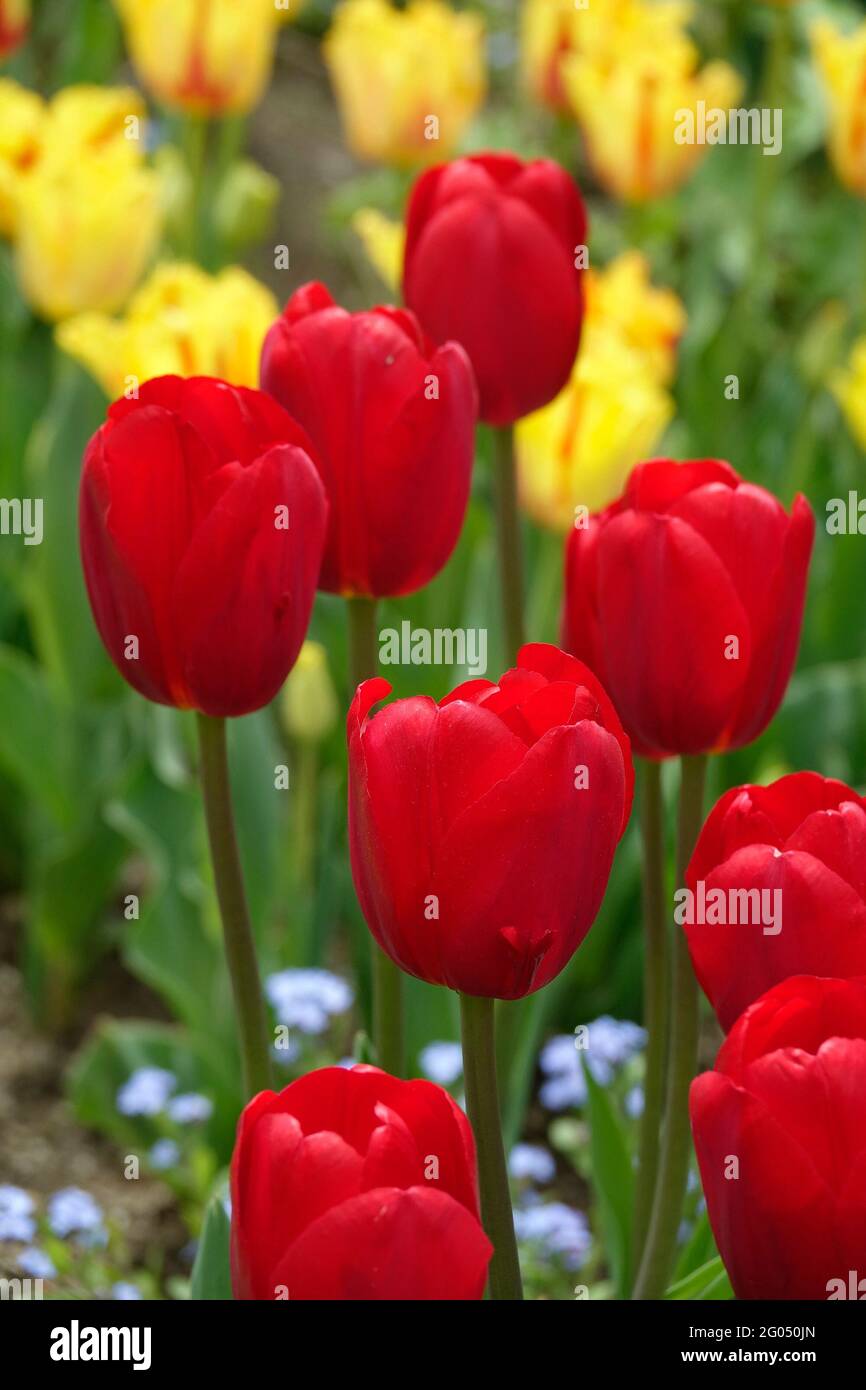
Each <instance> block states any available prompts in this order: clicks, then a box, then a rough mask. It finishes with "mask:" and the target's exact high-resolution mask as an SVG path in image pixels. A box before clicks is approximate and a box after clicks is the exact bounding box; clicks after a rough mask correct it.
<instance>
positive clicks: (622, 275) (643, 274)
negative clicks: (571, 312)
mask: <svg viewBox="0 0 866 1390" xmlns="http://www.w3.org/2000/svg"><path fill="white" fill-rule="evenodd" d="M649 274H650V272H649V265H648V264H647V261H646V259H645V257H644V256H642V255H641V254H640V252H639V251H625V252H624V253H623V254H622V255H621V256H618V257H617V258H616V260H615V261H612V262H611V263H610V265H609V266H607V267H606V269H605V270H602V271H596V270H590V271H588V272H587V276H586V306H587V307H586V314H587V319H588V320H589V322H590V323H591V322H594V321H598V322H601V323H604V324H607V325H608V326H609V327H612V328H615V329H616V330H617V331H618V332H619V333H620V334H621V336H622V337H623V339H624V340H625V342H626V343H628V344H629V345H630V346H631V347H633V348H636V349H637V351H638V352H640V353H642V354H643V356H644V357H645V358H646V361H647V366H648V368H649V369H650V371H651V372H652V375H653V376H654V377H655V378H656V380H657V381H658V382H660V383H662V384H667V383H668V382H670V381H671V380H672V379H673V375H674V371H675V368H676V351H677V344H678V342H679V340H680V338H681V337H682V335H683V333H684V332H685V327H686V311H685V306H684V305H683V302H682V300H681V299H680V297H679V295H677V294H675V293H674V291H673V290H668V289H659V288H657V287H656V286H655V285H653V284H651V282H650V278H649Z"/></svg>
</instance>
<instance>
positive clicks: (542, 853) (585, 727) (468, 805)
mask: <svg viewBox="0 0 866 1390" xmlns="http://www.w3.org/2000/svg"><path fill="white" fill-rule="evenodd" d="M389 691H390V686H389V685H388V683H387V681H384V680H381V679H377V680H372V681H366V682H365V683H364V684H363V685H361V686H360V687H359V690H358V693H357V695H356V696H355V700H354V703H353V704H352V708H351V710H350V711H349V721H348V739H349V839H350V847H351V857H352V870H353V874H354V879H355V887H356V890H357V893H358V897H359V899H360V902H361V906H362V908H363V911H364V916H365V917H366V919H367V924H368V926H369V927H370V930H371V931H372V933H373V935H374V936H375V938H376V940H377V941H378V942H379V945H380V946H381V947H382V948H383V950H385V951H386V952H387V953H388V954H389V955H390V956H391V957H392V959H393V960H395V961H396V963H397V964H398V965H399V966H401V967H402V968H403V969H404V970H406V971H408V972H409V973H410V974H412V975H417V976H419V977H420V978H421V979H423V980H427V981H429V982H430V983H432V984H442V985H448V986H449V987H450V988H451V989H456V990H460V991H462V992H463V993H464V994H468V995H482V996H486V997H488V998H499V999H517V998H520V997H522V996H523V995H525V994H530V993H532V992H533V991H534V990H537V989H541V988H542V986H543V985H546V984H547V983H548V982H549V981H550V980H552V979H553V978H554V976H556V975H558V974H559V972H560V970H562V969H563V967H564V966H565V965H567V964H568V962H569V960H570V959H571V957H572V956H573V954H574V952H575V951H576V950H577V948H578V946H579V945H580V943H581V941H582V940H583V938H584V936H585V935H586V933H587V932H588V930H589V928H590V926H591V924H592V922H593V919H594V918H595V915H596V913H597V912H598V909H599V906H600V904H601V900H602V896H603V894H604V890H605V887H606V886H607V880H608V875H609V873H610V867H611V863H612V860H613V854H614V850H615V849H616V845H617V841H618V840H619V838H620V836H621V835H622V833H623V830H624V829H625V825H626V822H627V820H628V816H629V811H630V807H631V793H632V782H633V773H632V765H631V757H630V753H629V747H628V740H627V739H626V737H625V735H624V734H623V731H622V728H621V726H620V723H619V720H618V719H617V716H616V714H615V712H614V710H613V707H612V705H611V703H610V701H609V700H608V698H607V696H606V694H605V692H604V690H603V689H602V688H601V686H600V685H599V683H598V681H597V680H596V678H595V676H594V675H593V674H592V672H591V671H589V670H587V668H586V667H585V666H583V665H582V664H581V663H580V662H578V661H575V660H574V659H573V658H572V657H569V656H566V655H565V653H563V652H561V651H559V650H558V649H557V648H556V647H549V646H543V645H529V646H525V647H524V648H523V649H522V651H521V653H520V656H519V658H518V665H517V668H516V669H515V670H512V671H507V672H506V673H505V675H504V676H502V678H501V679H500V681H499V683H498V684H493V683H492V682H490V681H487V680H473V681H469V682H468V683H466V684H465V685H461V686H458V688H457V689H456V690H454V691H452V692H451V694H450V695H447V696H446V697H445V699H444V700H443V701H442V702H441V703H440V704H438V705H437V704H436V703H435V702H434V701H433V700H431V699H428V698H427V697H417V698H414V699H408V700H398V701H396V702H395V703H394V704H391V705H386V706H385V708H384V709H382V710H380V711H379V713H377V714H376V715H375V716H374V717H372V718H371V717H370V715H369V711H370V709H371V707H372V706H373V705H374V704H375V703H376V701H378V700H381V699H382V698H383V697H384V696H385V695H387V694H388V693H389Z"/></svg>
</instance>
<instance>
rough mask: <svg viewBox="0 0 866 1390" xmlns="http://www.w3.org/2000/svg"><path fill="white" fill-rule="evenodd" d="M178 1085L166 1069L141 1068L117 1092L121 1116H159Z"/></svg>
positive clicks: (171, 1073) (172, 1074)
mask: <svg viewBox="0 0 866 1390" xmlns="http://www.w3.org/2000/svg"><path fill="white" fill-rule="evenodd" d="M176 1085H177V1077H176V1076H175V1075H174V1073H173V1072H170V1071H166V1070H165V1068H164V1067H139V1068H138V1069H137V1071H134V1072H133V1073H132V1076H131V1077H130V1078H129V1080H128V1081H125V1082H124V1084H123V1085H122V1086H121V1087H120V1089H119V1091H118V1092H117V1108H118V1110H119V1111H120V1113H121V1115H159V1114H160V1112H161V1111H163V1110H164V1109H165V1107H166V1104H167V1102H168V1098H169V1096H170V1095H171V1093H172V1091H173V1090H174V1088H175V1086H176Z"/></svg>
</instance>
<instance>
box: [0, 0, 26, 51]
mask: <svg viewBox="0 0 866 1390" xmlns="http://www.w3.org/2000/svg"><path fill="white" fill-rule="evenodd" d="M29 28H30V0H0V62H2V61H3V59H4V58H8V57H9V54H10V53H14V52H15V49H16V48H18V47H19V46H20V45H21V44H22V43H23V42H24V40H25V38H26V37H27V31H28V29H29Z"/></svg>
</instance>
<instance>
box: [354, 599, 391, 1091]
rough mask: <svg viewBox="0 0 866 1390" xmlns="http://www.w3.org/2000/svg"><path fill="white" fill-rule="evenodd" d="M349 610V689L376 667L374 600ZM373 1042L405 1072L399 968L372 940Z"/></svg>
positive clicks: (384, 1063) (381, 1057) (386, 1065)
mask: <svg viewBox="0 0 866 1390" xmlns="http://www.w3.org/2000/svg"><path fill="white" fill-rule="evenodd" d="M346 606H347V609H348V614H349V681H350V684H351V687H352V693H353V694H354V691H355V689H356V687H357V686H359V685H360V684H361V682H362V681H364V680H367V679H369V677H370V676H375V675H376V673H377V671H378V669H379V652H378V647H377V634H376V600H375V599H373V598H350V599H347V600H346ZM371 944H372V949H373V1042H374V1045H375V1048H376V1056H377V1058H378V1061H379V1066H380V1067H382V1069H383V1070H384V1071H387V1072H390V1073H391V1075H392V1076H403V1075H405V1059H404V1042H403V979H402V976H401V974H400V971H399V969H398V968H397V966H396V965H395V964H394V962H393V961H392V960H391V958H390V956H387V955H386V954H385V952H384V951H383V950H382V948H381V947H380V946H379V945H378V943H377V942H375V941H373V942H372V943H371Z"/></svg>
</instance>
